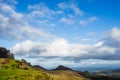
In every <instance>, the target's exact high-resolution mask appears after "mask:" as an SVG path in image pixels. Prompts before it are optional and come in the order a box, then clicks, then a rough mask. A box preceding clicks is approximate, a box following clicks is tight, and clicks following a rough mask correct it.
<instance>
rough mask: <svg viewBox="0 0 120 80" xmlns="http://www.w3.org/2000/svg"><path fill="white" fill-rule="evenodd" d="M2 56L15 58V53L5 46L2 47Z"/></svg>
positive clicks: (0, 54)
mask: <svg viewBox="0 0 120 80" xmlns="http://www.w3.org/2000/svg"><path fill="white" fill-rule="evenodd" d="M0 58H12V59H14V55H13V53H10V51H9V50H7V49H6V48H4V47H0Z"/></svg>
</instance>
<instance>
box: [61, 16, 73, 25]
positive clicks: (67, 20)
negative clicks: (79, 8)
mask: <svg viewBox="0 0 120 80" xmlns="http://www.w3.org/2000/svg"><path fill="white" fill-rule="evenodd" d="M59 22H62V23H65V24H73V20H72V19H68V18H65V17H63V18H61V19H60V20H59Z"/></svg>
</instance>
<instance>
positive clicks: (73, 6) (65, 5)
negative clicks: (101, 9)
mask: <svg viewBox="0 0 120 80" xmlns="http://www.w3.org/2000/svg"><path fill="white" fill-rule="evenodd" d="M58 7H59V8H60V9H63V10H65V9H71V10H73V12H74V13H75V14H76V15H83V13H84V12H83V11H82V10H81V9H80V8H79V7H78V6H77V5H76V4H74V3H64V2H62V3H59V4H58Z"/></svg>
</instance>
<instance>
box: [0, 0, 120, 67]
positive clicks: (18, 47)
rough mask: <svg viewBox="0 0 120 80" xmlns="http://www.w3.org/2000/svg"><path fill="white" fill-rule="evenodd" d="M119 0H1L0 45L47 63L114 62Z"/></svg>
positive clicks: (119, 64)
mask: <svg viewBox="0 0 120 80" xmlns="http://www.w3.org/2000/svg"><path fill="white" fill-rule="evenodd" d="M119 2H120V1H119V0H54V1H52V0H34V1H32V0H6V1H3V0H0V19H1V20H0V46H4V47H6V48H8V49H10V50H11V52H13V53H14V54H15V57H16V58H17V59H21V58H24V59H26V60H27V61H30V62H31V63H32V64H38V65H41V66H44V67H46V68H53V67H56V66H57V65H66V66H69V67H87V66H89V67H92V66H95V67H108V66H111V67H113V68H119V67H120V60H119V58H120V54H119V51H120V35H119V34H120V28H119V27H120V23H119V21H120V15H119V14H120V10H119V8H120V5H119ZM48 65H50V66H49V67H47V66H48Z"/></svg>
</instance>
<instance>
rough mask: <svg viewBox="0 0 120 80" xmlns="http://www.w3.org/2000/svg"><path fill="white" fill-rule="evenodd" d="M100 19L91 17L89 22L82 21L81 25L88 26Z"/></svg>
mask: <svg viewBox="0 0 120 80" xmlns="http://www.w3.org/2000/svg"><path fill="white" fill-rule="evenodd" d="M97 19H98V18H97V17H90V18H88V19H87V20H80V24H81V25H87V24H89V23H92V22H94V21H96V20H97Z"/></svg>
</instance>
